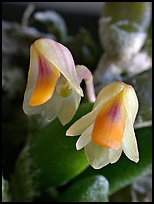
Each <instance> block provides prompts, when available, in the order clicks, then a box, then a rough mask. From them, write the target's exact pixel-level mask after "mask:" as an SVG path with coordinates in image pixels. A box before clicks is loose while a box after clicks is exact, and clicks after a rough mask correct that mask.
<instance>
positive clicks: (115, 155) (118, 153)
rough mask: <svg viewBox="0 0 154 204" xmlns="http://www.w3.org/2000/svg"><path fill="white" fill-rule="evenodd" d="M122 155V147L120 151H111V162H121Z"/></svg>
mask: <svg viewBox="0 0 154 204" xmlns="http://www.w3.org/2000/svg"><path fill="white" fill-rule="evenodd" d="M121 153H122V146H121V147H120V148H119V149H109V161H110V163H111V164H112V163H115V162H117V161H118V160H119V158H120V156H121Z"/></svg>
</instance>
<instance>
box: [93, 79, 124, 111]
mask: <svg viewBox="0 0 154 204" xmlns="http://www.w3.org/2000/svg"><path fill="white" fill-rule="evenodd" d="M124 87H125V84H124V83H123V82H119V81H115V82H112V83H111V84H109V85H107V86H105V87H104V88H103V89H102V90H101V91H100V92H99V94H98V96H97V99H96V102H95V104H94V106H93V110H94V109H95V108H96V107H97V106H101V107H102V106H103V105H104V104H105V103H106V102H107V101H109V100H110V99H111V98H113V97H114V96H116V95H117V94H118V93H119V92H120V91H122V89H123V88H124Z"/></svg>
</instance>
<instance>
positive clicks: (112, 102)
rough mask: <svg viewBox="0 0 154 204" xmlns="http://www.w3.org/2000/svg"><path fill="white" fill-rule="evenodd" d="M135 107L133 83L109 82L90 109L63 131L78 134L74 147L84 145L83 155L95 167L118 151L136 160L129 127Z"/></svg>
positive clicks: (113, 159)
mask: <svg viewBox="0 0 154 204" xmlns="http://www.w3.org/2000/svg"><path fill="white" fill-rule="evenodd" d="M137 111H138V99H137V96H136V93H135V91H134V89H133V87H132V86H131V85H127V84H125V83H123V82H119V81H115V82H112V83H111V84H109V85H107V86H106V87H104V88H103V89H102V90H101V91H100V92H99V94H98V96H97V99H96V102H95V104H94V107H93V109H92V111H91V112H89V113H88V114H86V115H85V116H83V117H82V118H80V119H79V120H78V121H76V122H75V123H74V124H73V125H72V126H71V127H70V128H69V129H68V130H67V132H66V135H68V136H75V135H81V136H80V137H79V139H78V141H77V143H76V148H77V150H80V149H81V148H83V147H84V148H85V153H86V156H87V159H88V160H89V163H90V165H91V166H92V167H93V168H95V169H100V168H102V167H103V166H106V165H107V164H109V163H115V162H116V161H117V160H118V159H119V158H120V156H121V153H122V151H124V153H125V155H126V156H127V157H128V158H129V159H130V160H132V161H134V162H138V161H139V153H138V147H137V141H136V137H135V133H134V127H133V125H134V121H135V118H136V115H137Z"/></svg>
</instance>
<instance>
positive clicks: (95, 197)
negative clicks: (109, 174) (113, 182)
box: [59, 175, 109, 202]
mask: <svg viewBox="0 0 154 204" xmlns="http://www.w3.org/2000/svg"><path fill="white" fill-rule="evenodd" d="M108 188H109V184H108V181H107V180H106V178H104V177H103V176H100V175H97V176H91V177H87V178H85V179H83V180H80V181H78V182H76V183H74V184H73V185H72V186H70V187H69V188H68V189H67V190H66V191H65V192H64V193H63V194H62V195H61V196H60V200H59V201H61V202H107V201H108V197H107V196H108Z"/></svg>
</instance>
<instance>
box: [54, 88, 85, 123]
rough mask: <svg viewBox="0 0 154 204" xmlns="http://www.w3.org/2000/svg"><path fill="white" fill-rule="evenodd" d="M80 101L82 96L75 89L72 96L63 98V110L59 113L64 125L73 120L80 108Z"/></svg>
mask: <svg viewBox="0 0 154 204" xmlns="http://www.w3.org/2000/svg"><path fill="white" fill-rule="evenodd" d="M61 98H62V97H61ZM80 100H81V96H80V95H79V94H78V93H77V92H76V91H75V90H73V89H72V92H71V95H70V96H68V97H63V104H62V108H61V110H60V112H59V113H58V118H59V120H60V122H61V123H62V124H63V125H66V124H67V123H69V122H70V121H71V120H72V118H73V117H74V115H75V113H76V111H77V109H78V107H79V104H80Z"/></svg>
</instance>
